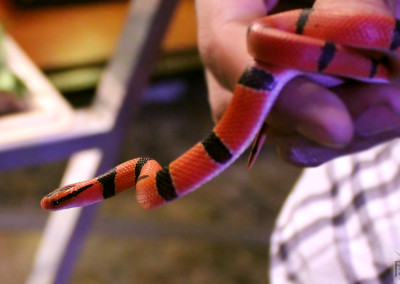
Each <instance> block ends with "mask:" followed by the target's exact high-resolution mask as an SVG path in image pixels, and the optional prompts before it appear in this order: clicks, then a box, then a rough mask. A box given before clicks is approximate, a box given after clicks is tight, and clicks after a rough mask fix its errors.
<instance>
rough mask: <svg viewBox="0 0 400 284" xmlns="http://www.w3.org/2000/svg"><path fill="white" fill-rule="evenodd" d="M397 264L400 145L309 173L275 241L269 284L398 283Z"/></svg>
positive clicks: (284, 212)
mask: <svg viewBox="0 0 400 284" xmlns="http://www.w3.org/2000/svg"><path fill="white" fill-rule="evenodd" d="M398 260H400V141H394V142H391V143H388V144H384V145H380V146H378V147H376V148H373V149H371V150H368V151H365V152H362V153H359V154H356V155H351V156H346V157H343V158H339V159H336V160H334V161H332V162H330V163H327V164H325V165H323V166H320V167H318V168H315V169H307V170H305V171H304V173H303V174H302V176H301V178H300V179H299V181H298V183H297V184H296V186H295V188H294V190H293V192H292V193H291V194H290V196H289V197H288V199H287V201H286V203H285V205H284V207H283V209H282V211H281V213H280V216H279V218H278V220H277V223H276V227H275V230H274V233H273V235H272V237H271V272H270V274H271V275H270V276H271V283H272V284H280V283H307V284H312V283H318V284H325V283H335V284H337V283H400V277H399V279H397V277H395V276H396V275H395V272H396V271H393V269H394V267H395V264H398V265H399V270H400V261H399V262H396V261H398ZM398 272H399V273H400V271H398ZM396 273H397V272H396ZM396 281H398V282H396Z"/></svg>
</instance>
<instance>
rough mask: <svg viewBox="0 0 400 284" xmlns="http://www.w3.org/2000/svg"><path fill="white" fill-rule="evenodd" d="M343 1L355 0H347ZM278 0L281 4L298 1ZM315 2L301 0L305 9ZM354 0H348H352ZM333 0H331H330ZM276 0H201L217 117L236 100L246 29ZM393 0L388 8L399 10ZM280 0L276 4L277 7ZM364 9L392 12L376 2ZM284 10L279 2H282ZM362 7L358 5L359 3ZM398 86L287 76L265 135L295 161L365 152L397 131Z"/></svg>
mask: <svg viewBox="0 0 400 284" xmlns="http://www.w3.org/2000/svg"><path fill="white" fill-rule="evenodd" d="M345 1H346V4H345V5H346V6H347V7H349V6H351V5H352V4H353V5H356V6H357V5H358V4H359V1H357V0H345ZM287 2H290V3H291V4H290V5H287V4H286V3H285V2H284V1H281V2H280V3H279V5H281V6H284V8H283V9H284V10H287V9H293V8H298V6H297V7H293V4H292V3H293V2H294V1H287ZM309 2H310V1H297V2H296V4H297V5H299V6H300V7H302V8H305V7H308V6H309V5H310V3H309ZM338 2H340V1H329V0H324V1H323V0H320V1H318V2H317V5H319V7H324V5H325V7H326V6H327V5H337V6H335V7H332V8H334V9H340V8H341V7H342V6H344V5H342V6H341V3H338ZM350 2H351V3H350ZM332 3H333V4H332ZM274 4H275V3H274V1H262V0H253V1H248V0H237V1H228V0H219V1H207V0H198V1H197V12H198V27H199V49H200V53H201V56H202V59H203V61H204V64H205V66H206V77H207V82H208V88H209V100H210V105H211V110H212V113H213V117H214V119H215V120H216V121H217V120H218V119H219V118H220V117H221V116H222V114H223V112H224V110H225V109H226V107H227V105H228V104H229V101H230V99H231V94H232V93H231V91H232V90H233V87H234V85H235V84H236V82H237V80H238V78H239V77H240V75H241V73H242V72H243V70H244V69H245V67H246V66H247V65H248V64H249V63H250V62H251V60H252V59H251V57H250V56H249V55H248V53H247V47H246V31H247V27H248V26H249V25H250V23H251V22H252V21H254V20H255V19H257V18H259V17H262V16H264V15H266V14H267V11H270V9H271V8H272V7H273V6H274ZM395 4H396V2H395V1H392V5H393V6H392V7H391V9H390V11H396V9H395V8H396V7H395ZM279 5H278V6H279ZM368 5H371V6H370V7H369V6H366V4H363V6H362V8H363V9H373V10H374V12H375V11H381V12H382V13H389V12H388V11H389V9H386V8H385V7H380V6H375V5H377V4H376V2H372V3H370V4H368ZM277 9H279V8H277ZM357 9H359V7H358V6H357ZM398 94H400V87H399V86H398V85H395V84H367V83H360V82H346V83H344V84H342V85H340V86H338V87H335V88H331V89H328V88H325V87H324V86H321V85H319V84H317V83H315V82H313V81H312V80H311V79H308V78H306V77H297V78H295V79H294V80H292V81H291V82H289V83H288V84H287V85H286V87H285V88H284V89H283V90H282V92H281V94H280V95H279V97H278V99H277V101H276V103H275V105H274V108H273V109H272V111H271V113H270V115H269V116H268V118H267V123H268V130H267V137H268V141H269V142H271V143H273V144H274V145H275V146H276V148H277V149H278V152H279V153H280V155H281V157H282V158H283V159H284V160H286V161H288V162H290V163H292V164H296V165H301V166H316V165H319V164H321V163H324V162H326V161H328V160H330V159H333V158H336V157H339V156H341V155H344V154H349V153H354V152H357V151H361V150H364V149H367V148H369V147H372V146H374V145H377V144H379V143H382V142H384V141H387V140H390V139H393V138H395V137H397V136H399V135H400V98H399V95H398Z"/></svg>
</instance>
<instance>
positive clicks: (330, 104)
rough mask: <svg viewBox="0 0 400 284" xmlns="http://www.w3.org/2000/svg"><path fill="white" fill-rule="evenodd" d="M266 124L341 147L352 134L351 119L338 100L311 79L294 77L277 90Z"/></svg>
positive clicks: (319, 142) (321, 142) (324, 143)
mask: <svg viewBox="0 0 400 284" xmlns="http://www.w3.org/2000/svg"><path fill="white" fill-rule="evenodd" d="M267 123H268V124H269V125H271V126H272V127H273V128H276V129H279V130H280V131H281V132H285V133H294V132H297V133H299V134H300V135H303V136H304V137H306V138H308V139H310V140H312V141H314V142H316V143H318V144H321V145H325V146H329V147H334V148H338V147H339V148H340V147H344V146H345V145H346V144H347V143H349V142H350V141H351V139H352V137H353V122H352V118H351V116H350V114H349V112H348V110H347V108H346V105H345V104H344V103H343V102H342V101H341V99H340V98H339V97H338V96H337V95H336V94H335V93H334V92H332V91H331V90H328V89H326V88H324V87H322V86H320V85H318V84H316V83H314V82H313V81H311V80H310V79H307V78H305V77H297V78H295V79H293V80H292V81H291V82H289V84H287V85H286V86H285V87H284V88H283V90H282V92H281V93H280V95H279V97H278V99H277V101H276V103H275V105H274V107H273V109H272V111H271V113H270V115H269V116H268V118H267Z"/></svg>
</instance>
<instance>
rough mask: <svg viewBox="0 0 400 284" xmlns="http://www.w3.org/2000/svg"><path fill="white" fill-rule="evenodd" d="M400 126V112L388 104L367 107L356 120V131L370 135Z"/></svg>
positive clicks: (362, 134)
mask: <svg viewBox="0 0 400 284" xmlns="http://www.w3.org/2000/svg"><path fill="white" fill-rule="evenodd" d="M398 127H400V114H398V113H396V111H395V110H393V108H391V107H390V106H388V105H376V106H373V107H370V108H368V109H366V110H365V111H364V112H363V113H362V114H361V115H360V116H359V117H358V118H357V119H356V120H355V131H356V132H357V133H358V134H359V135H361V136H370V135H375V134H379V133H382V132H385V131H389V130H392V129H396V128H398Z"/></svg>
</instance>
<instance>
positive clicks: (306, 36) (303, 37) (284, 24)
mask: <svg viewBox="0 0 400 284" xmlns="http://www.w3.org/2000/svg"><path fill="white" fill-rule="evenodd" d="M247 46H248V52H249V54H250V55H251V56H252V58H253V60H252V62H250V64H249V66H248V67H247V68H246V69H245V71H244V72H243V74H242V76H241V77H240V79H239V81H238V83H237V84H236V86H235V88H234V90H233V96H232V99H231V101H230V104H229V106H228V108H227V109H226V111H225V113H224V114H223V116H222V118H221V119H220V120H219V122H218V123H217V124H216V125H215V126H214V128H213V129H212V131H211V132H210V133H209V134H208V135H207V136H206V137H205V138H204V139H203V140H201V141H200V142H198V143H197V144H195V145H194V146H193V147H192V148H190V149H189V150H187V151H186V152H185V153H183V154H182V155H181V156H179V157H178V158H176V159H175V160H174V161H172V162H171V163H169V164H168V165H167V166H164V167H162V166H161V165H160V164H159V163H158V162H156V161H155V160H154V159H151V158H136V159H132V160H129V161H127V162H124V163H122V164H120V165H118V166H116V167H115V168H113V169H111V170H109V171H108V172H106V173H105V174H103V175H101V176H98V177H95V178H93V179H90V180H87V181H82V182H77V183H74V184H70V185H66V186H63V187H61V188H58V189H56V190H54V191H53V192H51V193H50V194H48V195H46V196H45V197H44V198H43V199H42V201H41V206H42V208H44V209H48V210H59V209H66V208H71V207H78V206H87V205H90V204H93V203H96V202H99V201H102V200H104V199H107V198H109V197H112V196H114V195H116V194H118V193H120V192H122V191H125V190H127V189H130V188H133V187H135V188H136V196H137V200H138V202H139V203H140V204H141V205H142V206H143V207H144V208H146V209H152V208H156V207H159V206H161V205H164V204H166V203H168V202H170V201H172V200H175V199H177V198H178V197H181V196H183V195H186V194H187V193H189V192H192V191H193V190H195V189H197V188H199V187H200V186H201V185H203V184H204V183H206V182H207V181H209V180H211V179H212V178H213V177H215V176H216V175H218V174H220V173H221V172H222V171H223V170H224V169H226V168H227V167H228V166H229V165H231V164H232V163H233V162H234V161H235V160H236V159H238V158H239V157H240V156H241V155H242V153H243V152H244V151H245V150H247V148H249V147H250V146H251V143H252V142H253V141H255V142H254V144H253V149H252V150H251V155H250V156H251V158H250V160H251V163H252V162H253V161H254V159H255V157H256V156H257V154H258V152H259V149H260V148H261V146H260V145H261V144H262V143H261V141H263V140H264V139H265V131H264V130H263V129H265V127H266V122H265V121H266V118H267V116H268V114H269V113H270V111H271V109H272V107H273V105H274V102H275V101H276V99H277V97H278V95H279V93H280V92H281V90H282V88H283V87H284V86H285V85H286V84H287V83H288V82H289V81H290V80H291V79H293V78H294V77H296V76H298V75H300V74H302V75H304V74H305V75H306V76H309V77H311V78H313V79H314V80H316V81H317V82H321V83H325V84H326V85H327V86H328V85H329V84H332V85H335V84H340V82H344V81H345V80H347V81H348V80H356V81H362V82H369V83H388V82H391V81H392V80H393V76H394V75H393V74H394V73H395V72H394V71H393V70H394V69H395V68H394V67H393V66H394V63H393V62H395V59H396V56H397V53H398V49H399V46H400V21H399V20H398V19H396V18H395V17H393V16H391V15H383V14H371V13H364V14H363V13H362V12H360V13H343V12H339V11H338V12H336V11H332V10H324V9H316V8H307V9H296V10H290V11H285V12H281V13H276V14H272V15H268V16H265V17H261V18H259V19H257V20H256V21H254V22H253V23H252V24H251V25H250V26H249V28H248V30H247ZM329 82H331V83H329ZM260 129H261V130H260Z"/></svg>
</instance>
